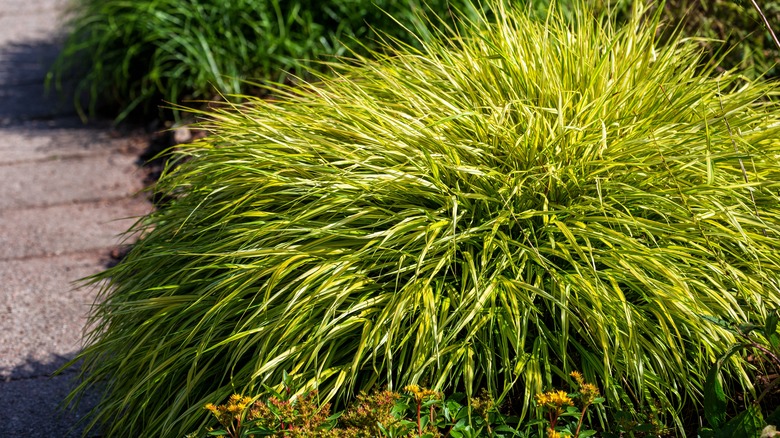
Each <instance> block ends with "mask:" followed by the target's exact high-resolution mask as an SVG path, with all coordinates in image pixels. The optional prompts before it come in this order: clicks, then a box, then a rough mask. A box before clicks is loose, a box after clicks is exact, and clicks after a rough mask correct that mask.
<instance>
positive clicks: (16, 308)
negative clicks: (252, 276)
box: [0, 0, 151, 438]
mask: <svg viewBox="0 0 780 438" xmlns="http://www.w3.org/2000/svg"><path fill="white" fill-rule="evenodd" d="M65 3H66V0H0V406H2V408H1V409H0V435H2V436H3V437H25V438H35V437H47V438H48V437H70V436H80V430H79V429H75V430H72V431H71V428H72V427H73V426H74V425H75V424H76V423H77V420H78V419H79V418H80V417H81V416H83V415H84V413H85V412H86V411H87V410H88V408H89V407H91V406H92V405H93V404H94V397H87V399H86V400H84V401H83V403H82V405H81V406H80V408H79V409H78V410H76V411H75V412H68V411H66V412H62V411H60V410H59V409H58V406H59V404H60V402H61V401H62V400H63V398H64V397H65V395H67V393H68V392H69V391H70V388H71V385H72V380H73V377H74V376H75V370H71V371H69V372H66V373H65V374H63V375H60V376H57V377H54V378H52V377H50V375H51V372H52V371H54V370H55V369H57V368H59V367H60V366H61V365H62V364H64V363H65V362H66V361H67V360H69V359H70V358H72V357H73V356H74V354H75V353H76V352H77V351H78V350H79V348H80V346H81V334H82V328H83V326H84V321H85V319H84V317H85V314H86V313H87V311H88V309H89V306H90V304H91V303H92V302H93V300H94V297H95V293H96V291H95V290H90V289H74V284H73V282H74V281H76V280H78V279H80V278H82V277H85V276H87V275H90V274H93V273H96V272H99V271H100V270H102V269H104V267H105V266H106V263H108V262H109V261H110V254H111V251H112V250H115V249H116V248H117V245H118V243H119V240H118V237H117V236H118V235H119V234H120V233H121V232H123V231H125V230H126V229H127V228H128V227H129V226H130V224H131V223H132V222H133V219H132V217H137V216H138V215H141V214H144V213H145V212H147V211H149V210H150V208H151V207H150V205H149V204H148V202H146V201H145V200H144V199H143V197H142V196H137V195H136V193H137V192H138V190H139V189H141V188H142V175H141V172H140V170H139V168H138V165H137V160H138V158H137V157H138V154H139V152H140V151H141V150H142V149H143V148H144V147H145V146H146V144H145V141H146V140H145V138H144V137H143V136H139V135H127V134H120V133H117V132H114V131H112V130H111V129H110V128H109V126H108V124H106V123H103V124H98V125H86V126H85V125H83V124H82V123H81V122H80V121H79V120H78V118H77V117H76V116H75V114H74V113H73V111H72V109H71V107H70V105H69V102H65V103H61V102H60V101H59V100H58V99H57V98H49V99H46V98H44V91H43V85H42V84H43V77H44V74H45V72H46V70H47V69H48V67H49V65H50V64H51V62H52V61H53V59H54V58H55V57H56V56H57V53H58V51H59V47H60V46H59V44H58V42H57V41H58V39H57V34H58V32H59V29H60V26H61V25H62V16H61V11H62V9H63V7H64V6H65Z"/></svg>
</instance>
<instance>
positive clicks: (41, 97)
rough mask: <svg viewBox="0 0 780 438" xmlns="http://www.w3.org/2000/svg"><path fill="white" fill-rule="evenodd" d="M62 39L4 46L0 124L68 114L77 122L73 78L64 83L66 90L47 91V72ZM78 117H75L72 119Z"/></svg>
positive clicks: (0, 63)
mask: <svg viewBox="0 0 780 438" xmlns="http://www.w3.org/2000/svg"><path fill="white" fill-rule="evenodd" d="M60 48H61V43H60V42H59V41H45V40H44V41H31V42H24V43H11V44H8V45H5V46H2V47H0V126H7V125H11V124H15V123H19V122H23V121H28V120H53V119H55V118H57V117H66V120H67V123H73V122H77V121H78V119H77V118H76V117H75V111H74V110H73V103H72V96H73V94H72V93H69V92H68V91H67V90H69V89H72V81H67V82H65V83H63V84H62V87H63V88H62V89H63V90H65V91H66V92H65V93H62V94H60V93H56V92H55V90H54V89H52V90H51V92H49V93H47V92H46V89H45V80H46V74H47V72H48V71H49V69H50V68H51V66H52V64H53V63H54V61H55V60H56V59H57V56H58V55H59V52H60ZM71 119H75V120H71Z"/></svg>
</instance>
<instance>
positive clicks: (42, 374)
mask: <svg viewBox="0 0 780 438" xmlns="http://www.w3.org/2000/svg"><path fill="white" fill-rule="evenodd" d="M72 358H73V355H69V356H65V357H61V356H58V357H56V358H52V359H51V361H46V362H40V361H28V362H27V363H25V364H23V365H21V366H19V367H17V368H15V369H12V370H5V369H2V370H0V375H3V376H8V375H9V374H10V376H15V377H11V378H10V379H7V380H5V381H3V382H2V391H0V406H3V407H4V408H3V409H2V410H0V424H1V425H2V430H3V435H2V436H7V437H26V438H44V437H45V438H51V437H63V438H76V437H81V436H82V432H83V430H84V426H85V423H84V420H85V419H86V418H87V414H88V413H89V411H90V410H91V409H92V408H93V407H94V406H95V405H96V403H97V401H98V398H99V393H98V391H96V390H92V391H90V392H89V393H88V394H86V395H85V396H84V397H82V398H81V399H80V400H79V401H78V403H76V404H74V405H72V406H69V407H67V406H65V405H64V401H65V399H66V397H67V396H68V393H70V391H71V390H72V389H73V388H74V387H75V386H76V385H77V378H78V368H77V367H78V365H76V366H73V367H70V368H68V369H67V370H65V371H64V372H62V373H61V374H59V375H56V376H52V373H53V371H54V370H56V369H57V368H59V367H61V366H62V365H64V364H65V363H67V362H68V361H69V360H70V359H72ZM87 436H88V437H99V436H100V435H99V434H97V432H95V433H90V434H89V435H87Z"/></svg>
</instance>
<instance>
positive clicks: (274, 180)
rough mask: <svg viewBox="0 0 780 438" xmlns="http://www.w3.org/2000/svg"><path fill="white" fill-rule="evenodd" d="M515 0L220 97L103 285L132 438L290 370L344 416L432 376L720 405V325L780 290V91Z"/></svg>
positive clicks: (93, 345) (101, 343) (108, 391)
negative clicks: (713, 392)
mask: <svg viewBox="0 0 780 438" xmlns="http://www.w3.org/2000/svg"><path fill="white" fill-rule="evenodd" d="M491 5H492V6H493V9H494V13H495V15H496V22H495V24H486V22H485V21H484V20H483V21H480V22H475V23H472V24H470V25H469V26H468V29H467V30H466V31H463V32H462V33H461V34H460V35H459V36H457V37H453V38H452V39H447V38H445V37H444V36H441V37H439V38H438V39H435V40H434V42H430V43H426V44H424V46H423V49H420V50H415V49H412V48H408V47H407V48H406V49H405V50H404V51H399V52H398V53H395V54H392V55H387V56H379V59H378V60H375V61H369V60H357V61H356V62H354V63H352V64H351V65H349V66H343V67H338V66H334V68H335V69H336V73H335V76H334V77H332V78H331V79H324V80H322V81H321V82H317V83H313V84H308V85H302V86H300V87H297V88H284V87H282V88H281V90H279V91H277V96H280V98H279V99H278V100H274V101H270V100H260V99H251V98H249V99H248V101H247V102H246V103H245V104H242V105H236V106H234V107H233V108H231V109H225V110H215V111H214V112H212V113H210V114H206V117H207V121H206V122H204V124H203V127H204V128H205V129H209V130H210V131H211V133H212V134H211V135H210V136H208V137H206V138H205V139H202V140H199V141H198V142H196V143H194V144H191V145H188V146H184V147H182V148H181V149H180V150H179V151H178V152H176V153H175V155H174V160H175V162H176V164H177V165H175V166H174V165H172V166H171V167H170V168H169V169H168V170H167V172H165V174H164V175H163V177H162V178H161V180H160V182H159V183H158V185H157V186H156V191H157V192H158V193H159V194H160V195H162V196H163V197H164V198H165V199H168V200H169V202H168V203H167V204H166V205H164V206H162V207H161V208H160V209H159V210H158V211H157V212H155V213H152V214H151V215H149V216H148V217H146V218H144V219H143V220H141V221H139V222H138V224H137V225H136V226H135V228H134V230H135V231H140V232H142V233H143V237H142V238H141V239H140V241H139V242H138V243H137V244H136V245H135V246H134V247H133V249H132V251H131V252H130V253H129V255H128V256H127V257H126V258H125V259H124V260H123V261H122V262H120V263H119V264H118V265H117V266H115V267H113V268H111V269H109V270H108V271H106V272H104V273H103V274H101V275H99V276H98V277H97V278H96V279H104V280H107V282H106V283H105V286H104V288H103V290H102V295H101V297H100V302H99V303H98V304H97V306H96V307H95V308H94V310H93V313H92V321H93V322H94V323H95V324H96V325H95V327H96V328H95V329H94V331H93V332H92V333H91V335H90V336H89V338H88V345H87V347H86V348H85V349H84V351H83V352H82V353H81V354H79V356H78V359H79V360H81V359H83V360H84V362H83V363H84V365H83V371H84V373H83V377H84V378H85V380H84V382H83V384H82V385H81V387H80V388H81V389H84V388H87V387H90V386H92V385H93V384H97V383H98V382H100V384H102V388H104V391H105V396H104V398H103V399H102V400H101V401H100V403H99V404H98V405H97V407H96V409H95V411H94V415H93V417H92V418H93V420H94V421H95V422H96V423H102V424H104V425H105V426H106V428H107V433H108V435H109V436H132V437H137V436H181V435H183V434H185V433H187V432H188V431H192V430H197V429H198V426H199V421H201V419H202V406H203V405H204V404H206V403H208V402H213V401H214V400H224V399H226V398H227V397H228V396H229V395H230V394H232V393H234V392H237V393H243V394H252V393H257V391H258V388H262V385H263V384H274V382H278V381H279V380H280V379H281V378H282V375H283V373H284V372H285V371H287V372H290V373H292V374H294V375H296V376H298V378H300V379H301V381H302V382H303V384H302V388H304V389H317V390H318V393H319V394H320V396H321V397H322V399H323V400H331V401H333V402H335V403H336V405H337V406H338V405H341V404H342V403H343V402H344V401H346V400H348V399H350V398H351V397H353V396H354V394H357V393H358V392H359V391H360V390H368V389H369V388H371V387H374V386H375V385H387V386H388V388H390V389H399V388H403V387H404V386H406V385H411V384H418V383H422V384H425V385H426V386H427V387H429V388H432V389H434V390H436V391H442V390H457V391H463V392H465V393H466V395H467V396H468V397H472V396H473V395H475V394H476V393H477V391H478V390H479V389H480V388H486V389H487V390H488V391H489V393H491V394H494V395H495V396H496V398H497V399H499V400H501V399H506V398H507V397H511V398H512V399H513V405H514V406H517V407H518V409H519V412H518V414H520V415H525V416H526V418H527V417H528V415H529V414H530V411H529V410H530V409H534V395H535V394H538V393H540V392H542V391H543V390H544V388H550V387H553V386H555V385H556V384H558V383H560V382H561V381H562V380H563V379H565V378H566V376H567V375H568V374H569V372H571V371H573V370H579V371H581V372H582V375H583V376H584V378H585V379H586V380H587V381H588V382H592V383H593V384H595V385H597V386H598V387H599V388H600V390H601V393H602V394H603V397H605V399H606V402H605V403H606V405H607V406H610V407H611V408H618V407H620V406H623V407H625V406H631V405H638V406H639V407H640V408H641V405H642V404H643V403H645V401H646V400H650V399H652V400H657V401H658V403H659V404H660V406H661V408H662V409H663V410H665V412H666V413H667V414H670V415H671V416H673V417H674V416H676V414H677V411H676V410H677V409H678V408H679V407H680V406H682V405H683V404H684V403H689V402H690V403H694V404H695V403H698V402H699V401H700V398H701V391H702V383H703V382H704V380H705V376H706V374H707V370H708V368H709V367H710V364H711V362H712V361H714V360H715V358H716V357H717V356H718V355H719V354H720V353H721V352H722V351H723V349H725V348H726V347H727V346H728V345H729V344H730V343H731V342H732V341H733V336H732V335H731V334H730V333H729V332H728V331H727V330H724V329H720V328H718V327H712V326H708V325H705V324H702V322H701V321H702V320H701V317H700V316H699V315H718V316H719V317H722V318H724V319H728V320H731V321H737V322H739V321H747V320H749V319H750V320H756V319H759V320H760V319H761V318H763V314H762V312H763V309H764V306H765V305H769V304H771V305H772V307H774V306H776V305H777V304H778V303H780V284H778V281H779V279H780V239H779V238H780V167H779V166H778V162H779V161H780V140H778V139H780V105H778V101H777V98H778V96H777V93H776V84H773V83H765V82H749V81H745V80H743V78H741V77H740V76H739V74H738V72H727V73H724V74H720V75H714V74H712V73H713V70H714V66H709V67H706V68H704V70H705V71H704V74H700V73H699V72H700V71H701V70H702V66H701V65H699V59H700V58H699V56H698V54H699V52H698V49H697V46H696V44H695V42H690V41H686V40H679V39H678V40H673V41H671V43H670V45H665V46H658V45H657V44H656V40H655V35H656V32H655V26H656V24H657V21H652V20H650V21H643V20H640V19H634V20H632V21H630V22H629V23H628V24H627V25H625V26H622V27H617V26H614V25H612V24H611V23H610V22H609V21H607V20H596V19H594V18H593V17H592V16H591V15H589V14H588V13H587V12H579V13H578V14H577V15H576V17H575V19H574V20H572V22H571V24H566V23H565V22H564V20H563V19H561V18H559V16H558V14H557V13H555V11H552V12H551V13H550V15H549V17H548V18H547V19H546V20H544V21H534V20H532V19H530V18H529V17H528V16H527V15H526V12H525V11H524V10H522V9H512V8H508V7H504V6H503V5H502V3H501V2H500V1H495V2H492V3H491ZM727 368H728V370H727V372H726V373H725V374H726V375H727V376H728V377H727V384H729V385H735V386H738V387H743V388H747V389H749V388H750V386H749V385H750V380H749V371H750V370H749V366H748V365H746V363H745V362H744V361H743V360H742V359H739V358H735V360H734V361H733V362H732V363H731V364H730V366H728V367H727ZM77 393H78V391H77Z"/></svg>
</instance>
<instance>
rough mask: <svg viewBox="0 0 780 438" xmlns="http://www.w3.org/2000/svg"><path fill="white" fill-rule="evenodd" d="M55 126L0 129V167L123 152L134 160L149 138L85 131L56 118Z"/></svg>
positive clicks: (30, 125)
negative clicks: (64, 125) (63, 125)
mask: <svg viewBox="0 0 780 438" xmlns="http://www.w3.org/2000/svg"><path fill="white" fill-rule="evenodd" d="M56 123H57V124H56V125H55V126H47V124H46V122H35V121H32V122H28V123H26V124H25V125H22V126H19V125H18V124H16V125H15V126H13V127H5V128H0V166H1V165H4V164H14V163H19V162H25V161H34V160H48V159H52V158H74V157H92V156H95V155H96V154H105V153H107V152H108V153H124V154H132V156H133V157H137V156H138V154H140V153H141V152H142V151H143V149H144V148H145V147H146V145H147V142H148V139H147V138H146V137H144V136H140V135H137V134H131V135H129V136H121V137H117V135H118V134H117V133H114V132H111V131H109V130H107V129H105V128H104V129H95V128H89V129H87V128H84V127H83V126H80V125H82V123H81V122H80V121H78V119H74V120H70V121H68V120H66V121H65V122H64V123H65V124H66V125H68V124H69V125H73V124H75V125H76V126H77V127H78V129H74V128H73V127H70V128H65V127H61V125H62V124H63V122H62V121H61V120H60V119H58V120H57V122H56Z"/></svg>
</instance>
